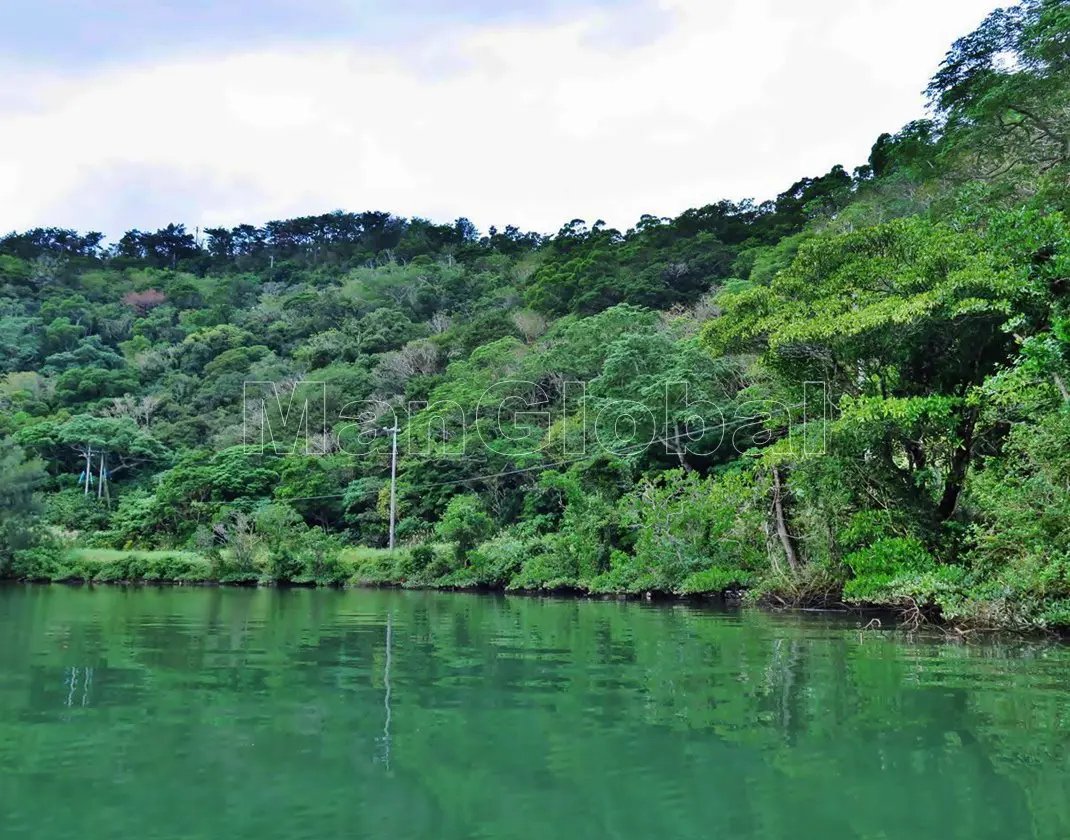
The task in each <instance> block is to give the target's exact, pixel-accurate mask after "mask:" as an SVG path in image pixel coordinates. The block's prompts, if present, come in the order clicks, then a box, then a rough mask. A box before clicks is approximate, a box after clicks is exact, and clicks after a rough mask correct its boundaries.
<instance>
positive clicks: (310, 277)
mask: <svg viewBox="0 0 1070 840" xmlns="http://www.w3.org/2000/svg"><path fill="white" fill-rule="evenodd" d="M928 95H929V97H930V103H931V109H930V114H929V118H926V119H919V120H917V121H915V122H912V123H910V124H908V125H907V126H905V127H903V128H902V129H901V130H899V131H898V132H897V133H895V134H884V135H882V136H881V137H879V138H877V140H876V142H875V144H874V145H873V149H872V153H871V155H870V158H869V161H868V163H867V164H866V165H863V166H859V167H857V168H855V169H854V170H853V171H848V170H847V169H845V168H843V167H842V166H837V167H835V168H833V169H832V170H831V171H830V172H828V173H826V174H824V175H821V176H819V177H806V178H801V179H800V180H799V181H798V182H796V183H795V184H792V185H791V186H790V187H788V188H787V189H786V190H785V191H784V192H783V193H781V194H780V195H778V196H777V197H776V199H775V200H772V201H766V202H763V203H755V202H753V201H740V202H736V201H719V202H717V203H714V204H710V205H708V206H705V207H701V208H698V209H693V210H688V211H686V212H685V213H683V214H681V215H680V216H678V217H677V218H674V219H670V218H661V217H657V216H654V215H645V216H643V217H642V218H641V219H640V220H639V221H638V222H637V223H636V225H635V227H634V228H632V229H629V230H627V231H623V232H622V231H619V230H615V229H612V228H609V227H607V226H606V225H605V223H603V222H601V221H597V222H595V223H593V224H588V223H587V222H585V221H583V220H578V219H577V220H573V221H571V222H569V223H568V224H566V225H565V226H564V227H562V228H561V230H560V231H559V232H558V233H556V234H555V235H552V236H543V235H540V234H536V233H525V232H522V231H521V230H519V229H517V228H516V227H513V226H509V227H505V228H504V229H502V230H499V229H496V228H491V229H490V230H489V231H488V232H487V233H486V234H485V235H481V234H480V232H479V231H477V230H476V229H475V227H474V226H473V225H472V224H471V223H470V222H468V221H467V220H466V219H463V218H462V219H458V220H457V221H456V222H455V223H454V224H450V225H444V224H436V223H433V222H431V221H427V220H424V219H420V218H402V217H399V216H395V215H392V214H390V213H384V212H365V213H346V212H334V213H328V214H325V215H322V216H314V217H307V218H298V219H290V220H285V221H275V222H269V223H268V224H266V225H264V226H263V227H255V226H252V225H241V226H239V227H236V228H233V229H221V228H220V229H208V230H204V231H199V230H198V231H194V232H190V231H189V230H188V229H187V228H186V227H184V226H183V225H180V224H174V225H169V226H168V227H166V228H164V229H162V230H158V231H155V232H143V231H139V230H133V231H129V232H128V233H126V234H125V235H124V236H123V237H122V238H121V239H119V240H118V241H117V242H116V243H115V244H113V245H111V246H107V247H105V244H104V242H105V238H104V236H103V235H101V234H99V233H87V234H82V233H79V232H76V231H70V230H62V229H54V228H50V229H37V230H32V231H28V232H24V233H13V234H11V235H8V236H6V237H3V238H2V239H0V345H2V346H3V353H2V356H0V405H2V406H3V409H4V411H3V413H2V415H0V435H2V436H3V437H2V443H0V462H2V463H3V465H4V469H3V476H4V480H3V483H2V485H0V528H2V530H3V535H2V537H0V574H2V575H3V576H7V577H14V578H24V579H38V580H40V579H45V580H73V579H90V578H96V579H101V580H133V579H150V580H152V579H161V580H218V581H222V582H255V581H265V582H271V581H273V582H296V583H321V584H341V583H345V582H348V581H354V582H377V583H402V582H403V583H406V584H408V585H424V586H426V585H436V586H449V587H480V586H482V587H507V588H512V589H521V590H556V589H571V590H581V591H588V592H592V593H644V592H662V593H674V594H702V593H716V592H722V591H725V590H736V589H745V590H747V591H748V593H749V594H750V596H751V597H755V598H759V599H766V600H770V601H773V602H779V603H791V604H801V603H815V602H822V603H829V602H832V603H838V602H842V603H848V604H878V605H890V606H895V607H897V608H900V609H903V610H904V611H905V613H906V615H907V616H908V617H909V618H910V619H911V620H921V619H922V618H923V617H928V616H937V615H939V616H942V617H943V618H944V619H946V620H950V621H954V622H959V623H963V624H967V623H968V624H971V625H974V626H1001V627H1006V626H1022V627H1024V626H1032V627H1038V626H1040V627H1057V626H1062V625H1070V311H1068V303H1070V239H1068V223H1067V218H1066V214H1067V212H1068V211H1070V208H1068V200H1070V181H1068V179H1070V6H1068V4H1066V3H1065V2H1061V0H1025V2H1023V3H1021V4H1020V5H1018V6H1016V7H1013V8H1009V9H1004V10H999V11H996V12H994V13H993V14H992V15H990V16H989V17H988V18H987V19H986V20H985V21H984V22H983V24H982V25H981V26H980V27H979V28H978V29H977V30H976V31H975V32H973V33H972V34H970V35H968V36H966V37H964V38H962V39H961V40H959V41H958V42H956V43H955V44H954V45H953V47H952V48H951V50H950V51H949V53H948V54H947V56H946V58H945V60H944V62H943V64H942V66H941V68H940V70H939V72H938V73H937V74H936V75H935V76H934V78H933V79H932V81H931V83H930V85H929V88H928ZM845 108H846V106H845ZM844 118H845V119H849V118H850V116H849V113H848V112H847V111H846V110H845V115H844ZM829 130H830V131H834V130H835V126H830V127H829ZM249 383H273V385H272V386H271V387H268V388H266V390H264V391H263V392H262V393H261V392H257V393H255V394H254V396H258V399H254V400H250V399H249V396H250V390H249V388H250V385H249ZM316 383H321V384H316ZM260 387H262V386H259V385H258V386H254V391H255V388H260ZM264 387H266V386H264ZM309 389H312V390H309ZM316 389H320V390H316ZM317 394H322V395H324V399H323V402H324V405H323V406H322V412H321V413H322V414H323V415H324V416H322V417H321V416H320V415H319V414H317V413H316V411H319V400H320V398H319V397H318V396H316V395H317ZM310 395H311V396H310ZM259 397H263V398H264V399H263V401H262V402H260V401H259ZM276 397H277V398H276ZM306 399H307V400H308V401H309V405H311V406H313V407H314V408H316V411H314V412H312V413H311V414H310V415H309V416H308V418H307V422H306V423H305V424H304V426H303V427H302V428H300V429H299V428H296V427H297V425H298V424H297V422H296V421H294V420H293V419H292V418H293V417H294V412H293V411H291V409H292V408H293V406H294V405H295V404H297V405H301V404H303V403H304V401H305V400H306ZM256 406H260V408H261V410H260V412H259V414H257V412H256V411H255V410H251V407H252V408H253V409H255V408H256ZM287 412H289V413H287ZM297 413H298V414H299V413H300V412H297ZM283 420H285V425H284V424H283ZM250 423H252V424H253V427H252V428H254V430H255V434H254V435H252V436H250V433H249V432H250ZM321 423H322V426H321ZM395 424H397V425H398V426H399V427H400V435H399V449H400V455H399V461H398V464H397V476H398V484H397V537H398V540H399V543H400V546H401V547H400V549H399V550H397V551H394V552H387V551H382V550H378V549H382V548H384V547H385V546H386V543H387V539H388V519H389V506H390V492H389V486H390V481H389V478H390V471H391V440H390V435H389V434H384V433H383V429H385V428H390V427H392V426H394V425H395ZM265 429H270V431H271V433H272V438H271V439H270V440H267V439H266V438H264V437H262V436H261V432H263V431H264V430H265ZM265 440H266V444H267V445H264V441H265ZM101 558H104V559H103V560H101Z"/></svg>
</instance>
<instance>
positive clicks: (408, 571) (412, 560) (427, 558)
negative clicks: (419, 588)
mask: <svg viewBox="0 0 1070 840" xmlns="http://www.w3.org/2000/svg"><path fill="white" fill-rule="evenodd" d="M434 562H435V550H434V549H433V548H432V547H431V546H429V545H418V546H416V547H415V548H413V549H411V550H410V551H408V552H406V553H405V554H403V555H402V556H401V558H400V559H399V560H398V567H397V568H398V577H400V578H401V579H402V580H405V581H408V580H415V579H419V578H421V577H423V575H424V574H425V573H426V572H427V570H428V569H429V568H430V567H431V565H432V564H433V563H434Z"/></svg>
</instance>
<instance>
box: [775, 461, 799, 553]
mask: <svg viewBox="0 0 1070 840" xmlns="http://www.w3.org/2000/svg"><path fill="white" fill-rule="evenodd" d="M782 496H783V492H782V487H781V482H780V468H779V467H773V513H774V515H775V517H776V532H777V536H778V537H780V545H781V546H782V547H783V548H784V555H785V557H787V560H788V565H789V566H790V567H791V570H792V572H797V571H798V570H799V555H798V552H796V550H795V543H794V541H793V540H792V538H791V534H789V533H788V526H787V524H786V522H785V521H784V503H783V500H782Z"/></svg>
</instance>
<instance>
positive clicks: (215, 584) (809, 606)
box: [0, 578, 1070, 643]
mask: <svg viewBox="0 0 1070 840" xmlns="http://www.w3.org/2000/svg"><path fill="white" fill-rule="evenodd" d="M16 586H29V587H39V586H63V587H70V588H81V587H86V588H93V587H96V586H102V587H120V588H131V589H149V588H158V589H163V588H192V589H232V590H278V591H285V590H302V589H304V590H314V589H326V590H333V591H335V592H349V591H360V590H373V589H394V590H399V591H404V592H436V593H442V594H453V595H475V596H491V597H498V598H505V597H520V598H550V599H554V600H575V601H580V600H582V601H602V602H610V601H616V602H622V603H623V602H629V603H641V604H650V605H658V606H662V607H669V606H677V605H683V606H693V607H699V608H702V607H705V608H710V609H711V610H720V611H723V612H742V611H744V610H757V611H758V612H761V613H765V614H772V615H778V614H779V615H799V616H804V615H805V616H814V617H816V616H818V615H827V616H830V617H838V618H841V619H848V618H851V617H855V618H857V619H858V620H859V622H864V623H860V624H859V625H858V626H856V627H853V628H851V629H853V630H857V631H858V632H860V633H865V632H871V631H875V632H889V631H892V632H896V633H906V634H910V633H918V632H927V633H931V634H934V638H941V639H943V640H946V641H951V642H959V643H961V642H965V641H968V640H969V639H971V638H986V639H988V638H992V637H1000V636H1003V637H1008V638H1017V639H1027V638H1034V639H1048V640H1053V641H1057V642H1060V643H1062V642H1068V641H1070V628H1041V627H1012V626H1004V627H979V626H970V625H969V624H968V623H961V624H960V625H955V624H952V623H951V622H947V621H945V620H943V619H941V618H940V617H939V616H937V615H932V614H929V615H927V616H926V617H925V618H924V619H923V620H921V621H917V622H915V621H907V620H904V618H903V613H904V609H902V608H897V607H895V606H891V605H881V604H859V605H852V604H844V603H842V602H834V601H826V602H823V603H820V602H811V603H803V604H797V605H796V604H783V603H781V604H777V603H773V602H771V601H770V600H768V599H766V600H757V599H750V598H748V597H747V590H741V589H731V590H725V591H723V592H711V593H704V594H686V595H679V594H675V593H671V592H661V591H649V592H643V593H626V592H621V593H593V592H588V591H585V590H582V589H577V588H567V587H566V588H559V589H508V588H506V587H492V586H469V587H462V586H436V585H434V584H432V583H423V584H413V585H408V584H407V583H405V582H403V581H350V582H346V583H343V584H319V583H316V582H314V581H311V582H304V581H264V580H250V581H241V582H234V581H219V580H177V579H171V580H167V579H159V580H157V579H147V578H134V579H129V580H95V579H86V578H70V579H66V580H45V579H23V580H19V579H12V578H7V579H0V587H16ZM936 634H939V635H936Z"/></svg>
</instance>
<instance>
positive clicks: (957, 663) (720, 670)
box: [0, 587, 1070, 840]
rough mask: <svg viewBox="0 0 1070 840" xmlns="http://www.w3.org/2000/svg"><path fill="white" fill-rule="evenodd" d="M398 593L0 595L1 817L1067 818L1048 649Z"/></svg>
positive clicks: (959, 826)
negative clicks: (0, 643) (951, 642)
mask: <svg viewBox="0 0 1070 840" xmlns="http://www.w3.org/2000/svg"><path fill="white" fill-rule="evenodd" d="M856 624H857V622H856V621H854V620H844V619H839V618H837V619H833V618H831V617H827V616H820V615H818V616H800V615H794V616H782V615H779V616H777V615H769V614H764V613H760V612H757V611H744V612H742V613H738V612H737V613H724V612H716V611H711V610H705V609H701V608H697V607H688V606H679V605H677V606H666V605H648V604H639V603H617V602H588V601H581V600H554V599H536V598H525V597H495V596H479V595H450V594H439V593H424V592H400V591H349V592H334V591H304V590H301V591H269V590H248V591H246V590H221V589H152V588H145V589H121V588H96V589H70V588H64V587H3V588H0V638H2V640H3V643H2V648H0V837H3V838H12V839H13V838H41V840H67V838H71V840H75V839H76V840H98V838H99V840H105V838H107V840H112V839H113V838H139V839H140V838H169V839H170V838H175V840H208V838H211V840H243V839H244V838H250V839H252V838H256V840H273V839H274V838H278V839H279V840H297V839H298V838H310V840H311V839H312V838H315V840H326V838H359V837H374V838H390V840H407V838H425V837H426V838H436V840H458V838H482V837H488V838H489V837H494V838H546V840H550V839H551V838H552V840H571V838H584V839H585V838H620V840H624V839H625V838H627V839H628V840H630V838H644V840H646V839H647V838H792V840H805V838H822V840H840V839H841V838H844V839H845V840H847V839H849V838H859V839H860V840H861V838H867V840H868V839H869V838H873V840H877V839H878V838H879V839H880V840H893V838H904V839H905V838H909V840H926V839H927V838H936V839H938V840H944V838H969V840H985V839H986V838H1000V839H1001V840H1022V839H1023V838H1058V839H1059V840H1065V838H1067V837H1070V650H1068V649H1067V648H1065V647H1061V646H1059V645H1056V644H1047V643H1044V642H1038V641H1031V642H1025V641H1018V640H1013V639H1002V640H998V641H995V642H987V643H974V644H968V645H961V644H950V643H947V642H945V641H943V640H942V639H941V638H932V637H920V638H919V637H914V638H911V637H908V636H907V635H904V634H902V633H892V632H888V633H880V632H865V633H861V632H860V631H859V630H858V628H857V627H856Z"/></svg>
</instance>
